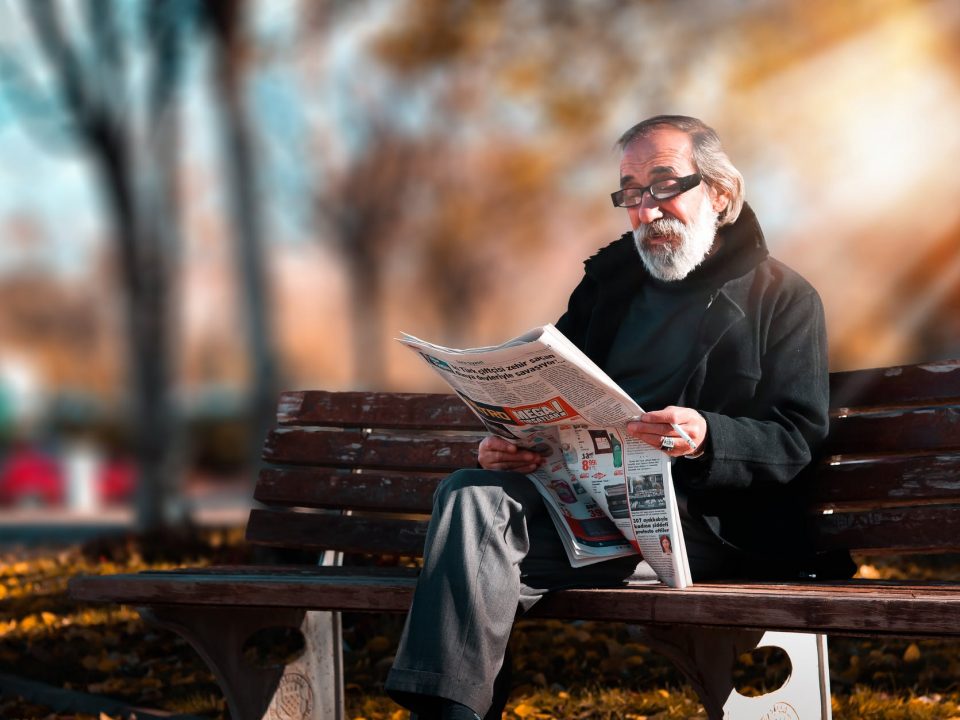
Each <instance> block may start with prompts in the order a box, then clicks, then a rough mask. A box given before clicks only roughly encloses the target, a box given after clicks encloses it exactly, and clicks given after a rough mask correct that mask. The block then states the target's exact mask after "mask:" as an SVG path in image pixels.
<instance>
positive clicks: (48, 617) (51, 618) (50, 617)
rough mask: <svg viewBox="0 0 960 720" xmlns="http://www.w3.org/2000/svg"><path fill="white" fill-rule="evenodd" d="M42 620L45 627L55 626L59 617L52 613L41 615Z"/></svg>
mask: <svg viewBox="0 0 960 720" xmlns="http://www.w3.org/2000/svg"><path fill="white" fill-rule="evenodd" d="M40 619H41V620H43V624H44V625H53V624H55V623H56V622H57V616H56V615H54V614H53V613H52V612H42V613H40Z"/></svg>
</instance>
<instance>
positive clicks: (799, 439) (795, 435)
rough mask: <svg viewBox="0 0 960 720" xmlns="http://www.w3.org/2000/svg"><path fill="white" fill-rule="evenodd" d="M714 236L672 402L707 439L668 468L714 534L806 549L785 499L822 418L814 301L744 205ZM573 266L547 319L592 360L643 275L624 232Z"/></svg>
mask: <svg viewBox="0 0 960 720" xmlns="http://www.w3.org/2000/svg"><path fill="white" fill-rule="evenodd" d="M718 239H719V242H720V250H719V251H718V253H717V254H716V256H715V257H713V258H711V259H710V260H709V261H708V263H709V265H705V266H704V267H705V268H707V267H709V272H707V273H703V272H701V271H700V270H698V271H695V272H701V275H704V274H705V275H706V277H704V278H703V281H704V282H707V283H709V284H710V286H711V293H710V300H709V304H708V306H707V308H706V310H705V311H704V316H703V320H702V322H701V325H700V330H699V333H698V339H697V343H698V348H697V352H696V355H695V357H696V358H699V361H698V362H695V363H694V364H693V366H692V368H691V370H690V374H689V377H688V379H687V381H686V384H685V386H684V389H683V392H682V394H681V396H680V397H679V398H677V400H676V403H675V404H676V405H682V406H686V407H692V408H695V409H696V410H697V411H699V412H700V413H701V414H702V415H703V417H704V418H705V419H706V421H707V427H708V434H707V449H706V452H705V453H704V455H703V456H702V457H701V458H700V459H697V460H678V461H677V462H675V463H674V465H673V476H674V479H675V482H676V484H677V487H678V489H679V490H680V491H681V492H684V493H685V494H686V495H687V497H688V503H689V505H688V507H689V510H690V512H691V513H692V514H694V515H700V516H702V517H703V518H704V520H705V521H706V523H707V525H708V527H709V528H710V529H711V530H713V532H714V533H716V534H717V535H718V536H719V537H720V538H721V539H722V540H723V541H724V542H726V543H729V544H731V545H734V546H736V547H738V548H740V549H742V550H744V551H746V552H747V553H748V554H753V553H764V554H767V555H768V556H769V555H771V554H772V556H773V563H774V565H776V563H777V562H779V561H780V560H782V561H783V562H786V561H787V556H789V557H798V556H806V555H807V554H808V548H809V542H808V539H807V537H806V533H805V526H804V522H803V516H802V514H801V513H799V512H797V509H798V508H800V507H801V506H802V505H803V503H802V502H801V500H802V498H801V496H802V494H803V487H804V482H803V480H802V478H803V475H804V473H803V471H804V470H805V468H807V466H808V465H809V464H810V462H811V460H812V459H813V458H814V457H816V455H817V451H818V448H819V446H820V444H821V443H822V442H823V440H824V438H825V437H826V434H827V428H828V417H827V408H828V402H829V385H828V369H827V339H826V330H825V324H824V316H823V305H822V303H821V301H820V297H819V295H818V294H817V292H816V290H815V289H814V288H813V287H812V286H811V285H810V284H809V283H808V282H807V281H806V280H804V279H803V278H802V277H801V276H800V275H798V274H797V273H796V272H794V271H793V270H791V269H790V268H788V267H787V266H786V265H784V264H783V263H781V262H779V261H777V260H775V259H773V258H771V257H770V256H769V253H768V251H767V248H766V244H765V241H764V238H763V232H762V231H761V229H760V226H759V224H758V222H757V219H756V216H755V215H754V214H753V211H752V210H751V209H750V208H749V207H748V206H746V205H745V206H744V208H743V211H742V212H741V214H740V216H739V218H738V219H737V221H736V222H735V223H734V224H732V225H729V226H726V227H724V228H721V230H720V232H719V234H718ZM584 267H585V276H584V278H583V280H582V281H581V282H580V284H579V285H578V286H577V288H576V289H575V290H574V292H573V294H572V295H571V297H570V301H569V306H568V309H567V312H566V313H565V314H564V315H563V317H561V318H560V320H559V321H558V322H557V327H558V329H559V330H560V331H561V332H563V333H564V334H565V335H566V336H567V337H568V338H569V339H570V340H571V341H572V342H573V343H575V344H576V345H577V346H578V347H579V348H580V349H581V350H583V351H584V352H585V353H586V354H587V355H588V356H589V357H590V358H591V359H592V360H593V361H594V362H596V363H597V364H598V365H599V366H600V367H604V363H605V361H606V358H607V355H608V354H609V351H610V346H611V344H612V343H613V340H614V338H615V337H616V334H617V332H618V329H619V327H620V325H621V323H622V322H623V321H624V317H625V315H626V311H627V309H628V307H629V305H630V300H631V298H632V297H633V295H634V293H635V292H636V291H637V289H638V288H639V287H640V285H641V284H642V283H645V282H653V280H652V279H651V277H650V276H649V274H648V273H647V272H646V270H645V268H644V267H643V264H642V263H641V261H640V258H639V255H638V254H637V251H636V248H635V246H634V243H633V237H632V235H631V234H630V233H626V234H625V235H624V236H623V237H621V238H620V239H619V240H617V241H615V242H614V243H612V244H611V245H608V246H607V247H605V248H603V249H602V250H601V251H600V252H598V253H597V254H596V255H594V256H593V257H591V258H590V259H589V260H587V261H586V263H584ZM646 409H650V410H653V409H658V408H646ZM801 564H802V565H804V566H809V563H808V562H805V561H804V562H802V563H801ZM848 570H849V568H847V567H846V565H844V569H843V570H842V571H840V572H839V573H831V574H845V573H846V572H847V571H848Z"/></svg>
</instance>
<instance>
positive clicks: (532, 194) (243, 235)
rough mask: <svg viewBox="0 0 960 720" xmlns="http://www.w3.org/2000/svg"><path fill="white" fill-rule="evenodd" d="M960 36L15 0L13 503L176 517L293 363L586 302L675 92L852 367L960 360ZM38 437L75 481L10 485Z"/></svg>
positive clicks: (315, 0) (0, 85)
mask: <svg viewBox="0 0 960 720" xmlns="http://www.w3.org/2000/svg"><path fill="white" fill-rule="evenodd" d="M958 36H960V5H958V4H957V3H954V2H951V1H950V0H850V1H849V2H843V3H836V2H830V1H828V0H710V1H709V2H708V1H706V0H703V1H694V0H684V1H681V2H669V1H666V0H663V1H657V0H649V1H644V2H632V3H624V2H619V1H616V0H586V1H584V2H557V1H556V0H474V1H472V2H470V1H467V0H167V1H165V2H150V1H149V0H129V1H128V2H123V3H104V2H97V1H96V0H86V1H85V0H9V1H8V2H6V3H5V4H4V5H3V6H2V7H0V158H2V159H3V161H2V162H0V232H2V242H0V430H2V432H3V436H4V438H5V441H4V442H5V445H4V447H5V454H6V456H7V461H8V462H7V466H6V468H7V469H5V470H4V475H3V477H0V496H2V497H0V501H4V502H6V503H8V504H13V505H22V504H24V503H25V502H43V503H48V504H50V503H52V504H56V503H58V502H59V503H61V504H62V503H68V504H69V503H73V504H74V505H76V504H77V503H79V505H81V506H82V505H83V501H82V499H83V497H87V500H86V502H87V504H88V505H89V504H90V503H93V504H94V505H95V504H96V503H98V502H101V501H105V500H109V499H111V497H112V496H110V492H113V493H114V494H115V495H116V496H117V497H118V498H120V499H124V498H128V497H129V495H130V492H132V487H133V485H134V484H136V485H137V487H139V489H140V491H139V501H138V517H139V518H140V521H141V524H142V525H143V526H146V527H149V526H156V525H158V524H165V523H177V522H182V521H183V520H184V518H185V516H186V515H187V514H189V510H190V508H189V506H188V505H185V504H184V503H183V502H182V497H183V493H184V488H185V484H189V483H191V482H196V481H197V479H198V478H211V477H212V478H238V477H249V472H247V471H245V470H244V468H246V469H247V470H249V469H250V468H252V467H255V464H256V461H255V457H256V455H257V453H258V450H259V442H260V439H261V438H262V437H263V433H264V431H265V429H266V427H267V426H268V425H269V422H270V416H271V414H272V412H273V409H274V405H275V400H276V393H277V391H278V390H279V389H286V388H289V389H295V388H325V389H361V388H362V389H393V390H400V389H402V390H442V389H443V388H442V387H441V386H440V385H439V384H438V381H437V380H435V379H434V378H433V377H431V375H430V373H429V372H428V371H427V370H426V369H425V368H422V367H420V365H419V364H418V363H417V362H416V358H414V357H412V355H411V356H409V357H408V355H410V354H409V353H407V352H405V351H404V350H403V349H402V348H400V346H399V345H397V344H396V343H394V342H393V341H392V338H393V337H394V336H396V334H397V333H398V332H399V331H400V330H403V331H407V332H411V333H413V334H415V335H418V336H421V337H424V338H427V339H430V340H434V341H437V342H441V343H443V344H448V345H480V344H489V343H496V342H500V341H502V340H505V339H507V338H508V337H511V336H513V335H516V334H519V333H520V332H522V331H524V330H526V329H528V328H529V327H532V326H534V325H538V324H542V323H545V322H550V321H554V320H555V319H556V318H557V317H559V315H560V314H561V313H562V311H563V309H564V304H565V301H566V298H567V295H568V293H569V291H570V290H571V289H572V287H573V286H574V285H575V283H576V282H577V280H578V279H579V276H580V273H581V261H582V260H583V259H584V258H585V257H587V256H589V255H590V254H592V253H593V252H594V251H595V250H596V249H597V248H598V247H600V246H602V245H604V244H606V243H608V242H610V241H611V240H613V239H614V238H616V237H617V236H618V235H619V234H620V233H622V232H623V231H624V230H626V229H627V222H626V217H625V213H623V212H622V211H617V210H615V209H614V208H612V207H611V206H610V202H609V200H608V199H607V198H608V193H609V192H610V191H612V190H613V189H615V188H616V186H617V184H618V175H617V165H618V157H617V153H616V152H615V151H614V149H613V143H614V141H615V140H616V138H617V137H618V136H619V134H620V133H621V132H622V131H623V130H625V129H626V128H627V127H629V126H630V125H632V124H633V123H635V122H637V121H638V120H640V119H642V118H644V117H647V116H650V115H653V114H657V113H664V112H669V113H682V114H690V115H695V116H698V117H701V118H703V119H704V120H705V121H707V122H708V123H709V124H712V125H713V126H714V127H715V128H716V129H717V130H718V132H719V133H720V135H721V137H722V138H723V139H724V141H725V143H726V145H727V148H728V151H729V153H730V155H731V157H732V159H733V161H734V163H735V164H736V165H737V166H738V167H739V168H740V169H741V171H742V172H743V174H744V176H745V178H746V183H747V197H748V200H749V202H750V203H751V204H752V205H753V207H754V209H755V210H756V211H757V214H758V216H759V217H760V220H761V223H762V224H763V225H764V228H765V230H766V233H767V239H768V242H769V245H770V247H771V249H772V252H773V254H774V255H776V256H777V257H779V258H780V259H782V260H784V261H786V262H787V263H788V264H790V265H792V266H794V267H795V268H796V269H798V270H799V271H800V272H801V273H803V274H804V275H805V276H806V277H807V278H808V279H809V280H810V281H811V282H812V283H813V284H814V285H815V286H816V287H817V288H818V290H819V291H820V293H821V295H822V296H823V299H824V302H825V305H826V310H827V318H828V330H829V334H830V343H831V344H830V358H831V365H832V369H834V370H840V369H848V368H856V367H868V366H880V365H891V364H898V363H910V362H919V361H923V360H932V359H938V358H939V359H943V358H952V357H958V356H960V313H958V312H957V308H958V306H960V253H958V252H957V250H958V249H960V247H958V245H960V243H958V241H960V204H958V203H957V202H956V197H958V195H960V175H958V174H957V172H956V170H955V168H956V166H957V164H958V160H960V133H958V132H957V130H956V124H957V120H956V118H958V117H960V45H958V43H957V42H956V39H957V37H958ZM80 445H82V446H83V447H84V448H86V451H85V452H87V455H84V456H83V458H85V460H84V462H86V465H84V464H83V463H82V462H81V463H79V465H78V464H77V462H73V464H71V462H68V456H69V455H70V452H71V448H76V447H78V446H80ZM90 448H93V450H92V451H91V449H90ZM25 449H30V450H32V451H36V450H38V449H39V450H41V451H43V453H44V456H45V457H47V458H48V459H49V458H53V459H54V460H56V461H57V462H60V463H61V464H60V466H59V470H58V469H57V467H54V468H53V469H50V468H49V467H48V468H47V472H48V474H50V473H52V475H53V476H54V478H53V479H51V480H49V483H48V484H51V485H56V484H57V483H58V482H59V483H61V484H62V485H63V488H62V489H61V492H60V495H59V496H57V495H56V493H54V494H52V495H50V496H49V497H48V496H47V495H44V494H42V493H39V492H38V491H37V490H36V488H34V490H33V491H32V492H27V493H21V494H17V493H15V492H10V491H9V487H10V486H11V481H10V477H9V476H10V472H9V467H10V463H9V460H10V458H14V459H17V458H19V456H18V453H19V452H21V451H23V450H25ZM91 453H92V454H91ZM91 457H93V458H94V460H90V458H91ZM19 459H22V458H19ZM74 460H76V458H75V457H74ZM91 462H92V463H93V465H95V466H96V468H97V473H99V474H97V475H96V478H98V479H97V480H95V482H94V489H93V490H92V491H91V490H89V488H88V489H87V490H85V491H83V492H81V491H78V490H76V487H78V485H77V483H76V482H74V483H73V484H71V481H70V480H69V478H68V477H67V476H70V477H74V476H75V475H76V472H77V470H76V467H80V468H81V469H83V468H86V470H84V472H86V473H87V475H88V476H89V475H90V472H91V471H90V470H89V468H90V467H91ZM48 464H49V463H48ZM31 467H32V468H33V470H30V468H31ZM37 467H39V466H37V465H33V466H30V465H29V464H28V465H27V470H28V471H27V472H26V473H25V474H26V475H27V476H28V477H29V476H31V472H32V473H33V475H32V477H34V478H36V477H37ZM71 468H73V469H71ZM111 473H112V474H111ZM21 474H24V473H21ZM107 477H109V478H112V479H111V480H110V482H112V483H113V485H114V486H116V488H119V489H116V490H115V491H110V492H108V491H107V490H105V489H104V488H106V487H107V485H108V484H109V483H107V480H105V479H104V478H107ZM135 478H139V482H138V483H137V482H136V481H135ZM34 484H36V483H34ZM27 485H28V486H29V485H30V484H29V483H27ZM87 485H89V482H88V483H87ZM81 486H82V484H81ZM83 487H85V486H83ZM111 487H113V486H111ZM4 488H7V489H6V490H5V489H4ZM71 488H73V489H72V490H71ZM84 492H85V493H86V496H85V495H84ZM91 492H92V493H93V495H94V499H93V500H90V498H89V497H88V496H89V495H90V493H91ZM78 494H79V495H80V496H81V501H78V500H77V495H78ZM71 498H72V499H71Z"/></svg>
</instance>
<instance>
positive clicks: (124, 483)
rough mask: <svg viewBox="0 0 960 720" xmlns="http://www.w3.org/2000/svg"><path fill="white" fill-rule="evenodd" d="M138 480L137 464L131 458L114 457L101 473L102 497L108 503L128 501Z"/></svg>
mask: <svg viewBox="0 0 960 720" xmlns="http://www.w3.org/2000/svg"><path fill="white" fill-rule="evenodd" d="M136 482H137V468H136V465H135V464H134V463H132V462H130V461H129V460H123V459H113V460H110V461H108V462H107V464H106V465H105V466H104V468H103V471H102V473H101V474H100V499H101V500H102V501H103V502H105V503H108V504H111V503H123V502H127V501H128V500H130V499H131V498H132V497H133V489H134V486H135V485H136Z"/></svg>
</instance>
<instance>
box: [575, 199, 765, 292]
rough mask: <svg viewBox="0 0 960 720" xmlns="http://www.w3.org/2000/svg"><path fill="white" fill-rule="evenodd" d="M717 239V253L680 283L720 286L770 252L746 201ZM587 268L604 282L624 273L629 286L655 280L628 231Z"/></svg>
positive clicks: (744, 272) (593, 258)
mask: <svg viewBox="0 0 960 720" xmlns="http://www.w3.org/2000/svg"><path fill="white" fill-rule="evenodd" d="M717 239H718V241H719V243H720V248H719V250H718V251H717V253H716V254H715V255H714V256H713V257H711V258H709V259H708V260H707V261H706V262H704V264H703V265H701V266H700V267H698V268H697V269H696V270H694V271H693V272H692V273H691V274H690V276H689V277H687V278H684V279H683V280H681V281H679V282H680V283H691V284H694V283H696V284H700V283H706V284H709V285H713V286H714V287H720V286H721V285H723V284H724V283H726V282H729V281H730V280H733V279H735V278H738V277H742V276H743V275H745V274H746V273H748V272H750V271H751V270H753V269H754V268H755V267H756V266H757V265H758V264H759V263H761V262H762V261H763V260H764V259H766V257H767V256H768V255H769V251H768V249H767V243H766V239H765V238H764V236H763V230H762V229H761V228H760V223H759V222H758V221H757V216H756V215H755V214H754V212H753V209H752V208H751V207H750V206H749V205H748V204H746V203H744V205H743V209H742V210H741V211H740V215H739V217H737V220H736V222H734V223H733V224H731V225H726V226H724V227H722V228H720V230H719V231H718V232H717ZM584 271H585V272H586V274H587V275H588V276H590V277H592V278H594V279H595V280H597V281H598V282H600V283H601V284H603V283H606V282H609V281H611V280H613V279H614V278H624V277H625V274H626V276H627V277H630V276H632V278H633V280H632V281H628V282H629V284H630V285H635V284H637V283H639V282H640V281H641V280H647V281H651V280H653V278H652V277H651V276H650V274H649V273H648V272H647V271H646V269H645V268H644V266H643V263H642V262H641V261H640V256H639V255H638V254H637V250H636V247H635V246H634V242H633V234H632V233H629V232H627V233H624V234H623V235H622V236H621V237H620V238H619V239H617V240H615V241H613V242H612V243H610V244H609V245H607V246H606V247H604V248H601V249H600V250H599V251H598V252H597V253H596V254H595V255H593V256H591V257H590V258H588V259H587V260H586V261H585V262H584ZM664 285H670V283H664Z"/></svg>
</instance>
